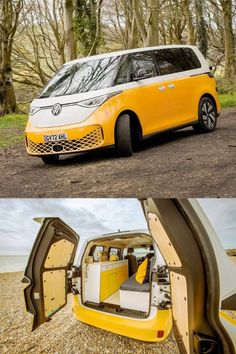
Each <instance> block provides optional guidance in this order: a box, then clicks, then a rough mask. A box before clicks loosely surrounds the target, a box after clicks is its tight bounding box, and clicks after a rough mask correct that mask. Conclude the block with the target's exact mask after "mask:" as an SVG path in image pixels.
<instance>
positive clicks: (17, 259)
mask: <svg viewBox="0 0 236 354" xmlns="http://www.w3.org/2000/svg"><path fill="white" fill-rule="evenodd" d="M27 261H28V256H0V273H5V272H20V271H23V270H24V269H25V267H26V264H27Z"/></svg>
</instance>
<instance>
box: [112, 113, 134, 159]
mask: <svg viewBox="0 0 236 354" xmlns="http://www.w3.org/2000/svg"><path fill="white" fill-rule="evenodd" d="M115 143H116V151H117V155H118V156H121V157H125V156H132V153H133V148H132V136H131V124H130V116H129V115H128V114H122V115H121V116H120V117H119V119H118V122H117V123H116V130H115Z"/></svg>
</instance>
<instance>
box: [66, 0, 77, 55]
mask: <svg viewBox="0 0 236 354" xmlns="http://www.w3.org/2000/svg"><path fill="white" fill-rule="evenodd" d="M73 11H74V7H73V0H64V16H65V33H66V52H67V58H68V59H69V60H73V59H76V44H75V38H74V28H73Z"/></svg>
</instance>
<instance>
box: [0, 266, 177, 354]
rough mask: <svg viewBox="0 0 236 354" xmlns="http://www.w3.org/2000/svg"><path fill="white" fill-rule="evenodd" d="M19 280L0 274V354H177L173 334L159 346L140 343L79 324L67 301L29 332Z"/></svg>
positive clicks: (19, 275)
mask: <svg viewBox="0 0 236 354" xmlns="http://www.w3.org/2000/svg"><path fill="white" fill-rule="evenodd" d="M22 277H23V272H16V273H0V294H1V295H0V298H1V301H0V319H1V325H0V353H1V354H5V353H7V354H14V353H34V354H37V353H54V354H64V353H70V354H78V353H79V354H90V353H99V354H103V353H112V354H113V353H114V354H119V353H120V354H121V353H122V354H123V353H127V354H129V353H130V354H131V353H132V354H133V353H137V354H139V353H140V354H141V353H145V354H146V353H147V354H152V353H153V354H154V353H155V354H165V353H166V354H169V353H171V354H179V350H178V348H177V345H176V342H175V339H174V337H173V335H170V336H169V338H168V340H166V341H165V342H164V343H161V344H156V343H155V344H153V343H144V342H139V341H137V340H133V339H130V338H126V337H122V336H119V335H115V334H113V333H109V332H107V331H103V330H101V329H98V328H94V327H91V326H88V325H86V324H84V323H81V322H79V321H78V320H76V319H75V318H74V316H73V314H72V310H71V298H69V301H68V304H67V306H65V307H64V308H63V309H62V310H61V311H59V312H58V313H57V314H56V315H55V316H54V317H53V319H52V320H51V321H50V322H47V323H45V324H43V325H42V326H41V327H39V328H37V329H36V330H35V331H34V332H33V333H31V322H30V318H29V316H28V315H27V313H26V310H25V305H24V300H23V288H24V284H22V283H21V279H22Z"/></svg>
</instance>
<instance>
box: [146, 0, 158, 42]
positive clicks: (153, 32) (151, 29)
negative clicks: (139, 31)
mask: <svg viewBox="0 0 236 354" xmlns="http://www.w3.org/2000/svg"><path fill="white" fill-rule="evenodd" d="M149 6H150V9H149V14H148V28H147V40H146V45H147V46H148V47H149V46H150V47H152V46H156V45H159V13H160V1H159V0H150V4H149Z"/></svg>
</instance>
